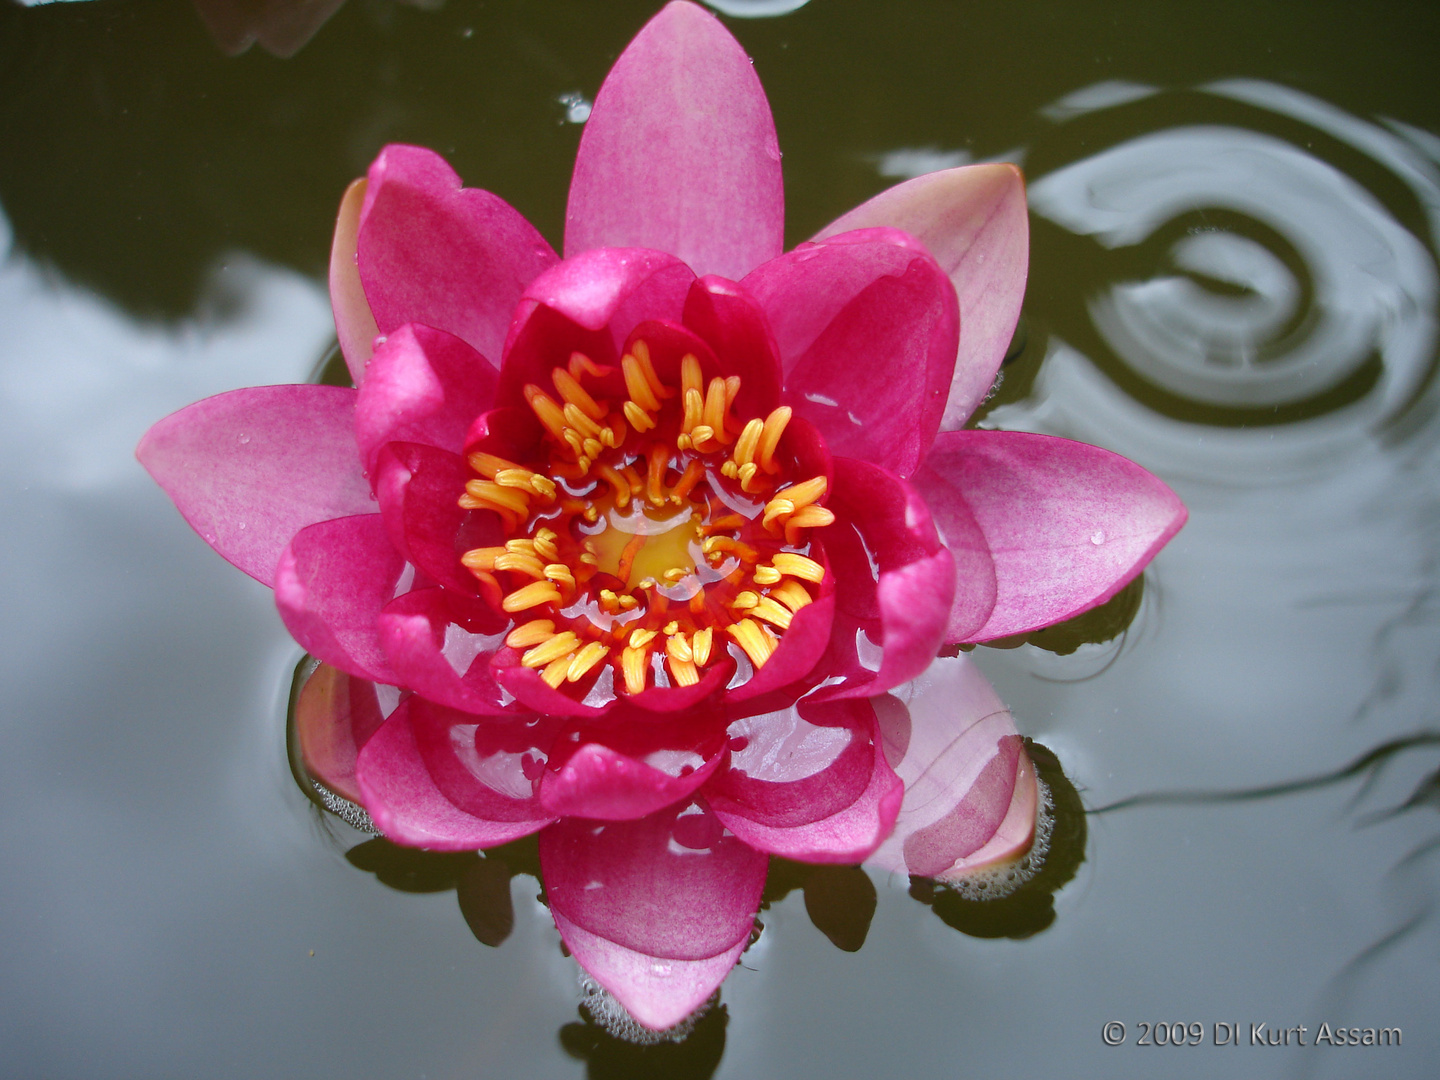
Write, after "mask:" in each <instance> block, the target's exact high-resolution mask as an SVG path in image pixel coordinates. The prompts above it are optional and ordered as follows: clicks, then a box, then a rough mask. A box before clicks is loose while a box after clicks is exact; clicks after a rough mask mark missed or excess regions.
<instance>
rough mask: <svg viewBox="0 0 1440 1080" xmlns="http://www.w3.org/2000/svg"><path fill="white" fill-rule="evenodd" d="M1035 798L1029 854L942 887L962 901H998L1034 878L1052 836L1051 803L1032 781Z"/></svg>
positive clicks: (1047, 793)
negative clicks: (1035, 811)
mask: <svg viewBox="0 0 1440 1080" xmlns="http://www.w3.org/2000/svg"><path fill="white" fill-rule="evenodd" d="M1035 787H1036V788H1037V789H1038V790H1037V795H1038V796H1039V802H1040V806H1039V812H1038V813H1037V814H1036V815H1035V839H1034V841H1033V842H1032V843H1031V844H1030V850H1029V851H1027V852H1026V853H1025V854H1024V855H1023V856H1022V857H1021V858H1020V859H1017V860H1016V861H1015V862H1007V863H1002V864H1000V865H998V866H990V867H986V868H985V869H984V870H977V871H974V872H973V873H971V874H968V875H967V876H965V877H963V878H960V879H959V880H956V881H947V882H946V884H947V885H949V886H950V887H951V888H952V889H954V890H955V892H956V894H958V895H959V896H960V898H961V899H962V900H999V899H1001V898H1003V897H1006V896H1009V895H1010V894H1011V893H1013V892H1014V891H1015V890H1016V889H1018V888H1020V886H1021V885H1024V884H1025V883H1026V882H1027V881H1029V880H1031V879H1032V878H1034V877H1035V875H1036V874H1038V873H1039V872H1040V869H1041V867H1043V866H1044V865H1045V856H1046V855H1048V854H1049V852H1050V839H1051V837H1052V836H1054V834H1055V800H1054V799H1053V798H1052V797H1051V795H1050V788H1049V785H1047V784H1046V783H1045V781H1043V780H1041V779H1039V778H1038V777H1037V778H1036V780H1035Z"/></svg>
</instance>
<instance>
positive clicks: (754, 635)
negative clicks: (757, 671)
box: [725, 619, 775, 668]
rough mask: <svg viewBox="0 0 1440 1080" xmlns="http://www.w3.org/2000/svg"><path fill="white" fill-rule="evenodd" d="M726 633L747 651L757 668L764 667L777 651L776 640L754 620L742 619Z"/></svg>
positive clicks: (727, 629) (733, 624)
mask: <svg viewBox="0 0 1440 1080" xmlns="http://www.w3.org/2000/svg"><path fill="white" fill-rule="evenodd" d="M725 631H726V633H728V634H729V635H730V636H731V637H732V638H734V639H735V644H737V645H739V646H740V648H742V649H744V650H745V655H746V656H748V657H750V662H751V663H752V664H754V665H755V666H756V667H757V668H760V667H764V666H765V661H767V660H769V659H770V655H771V654H772V653H773V652H774V651H775V639H774V638H772V637H771V636H770V635H769V634H767V633H766V632H765V631H764V630H763V629H762V628H761V626H760V624H759V623H757V622H756V621H755V620H754V619H741V620H740V621H739V622H737V623H732V624H731V625H730V626H727V627H726V628H725Z"/></svg>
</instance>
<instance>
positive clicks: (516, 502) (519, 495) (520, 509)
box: [465, 480, 530, 515]
mask: <svg viewBox="0 0 1440 1080" xmlns="http://www.w3.org/2000/svg"><path fill="white" fill-rule="evenodd" d="M465 494H466V495H468V496H470V498H471V499H473V500H475V501H476V502H481V503H491V504H493V505H496V506H503V507H505V509H507V510H510V511H512V512H513V513H516V514H521V515H524V514H528V513H529V512H530V500H529V499H527V498H526V497H525V494H524V493H523V492H522V491H520V490H519V489H518V488H509V487H506V486H505V485H503V484H497V483H495V481H493V480H470V481H467V482H466V484H465ZM474 509H479V507H475V508H474Z"/></svg>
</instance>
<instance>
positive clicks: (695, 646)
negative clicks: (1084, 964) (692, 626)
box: [690, 626, 715, 667]
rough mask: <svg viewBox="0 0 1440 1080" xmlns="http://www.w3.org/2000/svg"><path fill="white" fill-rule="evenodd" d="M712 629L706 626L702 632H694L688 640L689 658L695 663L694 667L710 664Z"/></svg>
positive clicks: (713, 630) (713, 631)
mask: <svg viewBox="0 0 1440 1080" xmlns="http://www.w3.org/2000/svg"><path fill="white" fill-rule="evenodd" d="M714 634H715V629H714V627H710V626H707V627H705V629H703V630H696V631H695V633H694V634H693V635H691V638H690V658H691V659H692V660H694V661H695V666H696V667H704V666H705V665H706V664H708V663H709V662H710V646H711V642H712V641H713V640H714Z"/></svg>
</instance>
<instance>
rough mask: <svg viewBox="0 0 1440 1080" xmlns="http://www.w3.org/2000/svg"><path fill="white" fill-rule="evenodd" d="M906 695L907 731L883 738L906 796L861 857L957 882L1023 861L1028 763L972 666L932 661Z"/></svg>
mask: <svg viewBox="0 0 1440 1080" xmlns="http://www.w3.org/2000/svg"><path fill="white" fill-rule="evenodd" d="M907 696H908V698H909V701H908V713H909V726H908V730H906V731H905V732H903V733H902V737H901V738H900V739H892V740H890V750H891V752H892V754H894V756H895V758H896V759H897V760H896V761H895V771H896V772H897V773H898V774H899V775H900V778H901V779H902V780H903V781H904V782H905V799H904V802H903V803H902V805H901V808H900V814H899V817H898V818H897V819H896V823H895V831H894V832H893V833H892V834H891V836H890V837H889V839H887V840H886V841H885V843H884V844H882V845H881V847H880V850H879V851H877V852H876V853H875V855H874V857H873V858H872V859H871V860H870V861H871V862H872V863H874V864H875V865H878V866H881V867H884V868H885V869H887V870H890V871H893V872H896V873H903V874H916V875H920V876H923V877H931V878H937V879H939V880H942V881H956V880H959V879H961V878H964V877H966V876H968V875H970V874H974V873H977V872H980V871H984V870H986V869H989V868H991V867H994V866H996V865H1000V864H1003V863H1006V862H1010V861H1013V860H1015V859H1018V858H1020V857H1021V856H1023V855H1024V854H1025V853H1026V852H1027V851H1029V850H1030V846H1031V844H1032V842H1033V840H1034V836H1035V823H1036V818H1037V815H1038V812H1039V798H1038V788H1037V785H1036V778H1035V767H1034V765H1033V764H1032V763H1031V761H1030V758H1029V755H1027V754H1026V753H1025V749H1024V744H1023V740H1022V739H1021V738H1020V736H1019V734H1018V733H1017V732H1016V731H1015V722H1014V720H1013V719H1012V718H1011V716H1010V712H1009V710H1007V709H1006V708H1005V706H1004V705H1003V704H1002V703H1001V702H1000V699H999V698H997V697H996V696H995V691H994V690H993V689H992V688H991V686H990V684H989V682H987V681H986V679H985V677H984V675H982V674H981V673H980V670H979V668H978V667H976V666H975V664H974V662H973V661H971V660H970V658H969V657H967V656H958V657H949V658H941V659H937V660H936V661H935V663H934V664H933V665H932V666H931V668H930V670H929V671H927V672H926V673H925V675H924V676H923V677H921V678H920V679H917V680H916V681H915V683H914V684H912V687H911V688H910V693H909V694H908V695H907ZM896 704H898V703H896ZM891 711H892V712H893V711H895V710H893V709H892V710H891ZM887 727H888V725H887ZM887 734H889V731H888V730H887Z"/></svg>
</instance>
